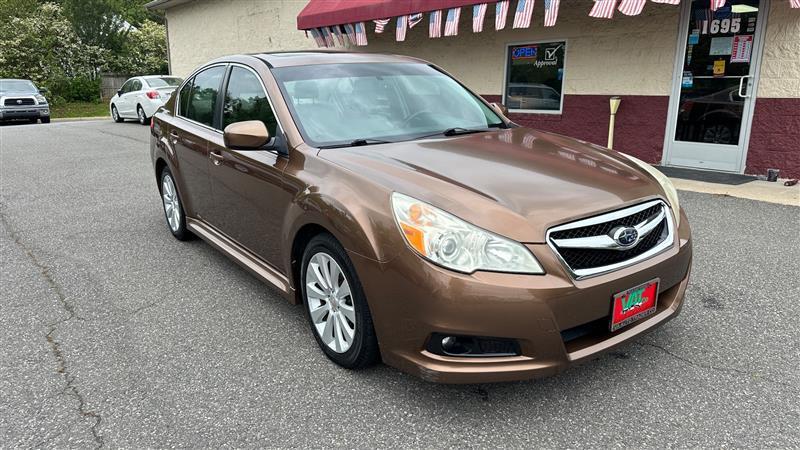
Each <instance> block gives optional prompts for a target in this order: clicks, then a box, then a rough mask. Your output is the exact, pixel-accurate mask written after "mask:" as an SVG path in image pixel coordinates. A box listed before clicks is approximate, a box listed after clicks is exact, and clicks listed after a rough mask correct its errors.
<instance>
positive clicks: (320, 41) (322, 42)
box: [307, 28, 327, 47]
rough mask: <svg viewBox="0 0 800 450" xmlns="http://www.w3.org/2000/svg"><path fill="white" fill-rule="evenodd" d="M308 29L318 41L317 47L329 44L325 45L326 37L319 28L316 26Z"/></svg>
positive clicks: (315, 40)
mask: <svg viewBox="0 0 800 450" xmlns="http://www.w3.org/2000/svg"><path fill="white" fill-rule="evenodd" d="M307 31H309V32H311V37H312V38H313V39H314V42H316V43H317V47H327V45H325V39H323V38H322V35H321V34H320V33H319V30H317V29H316V28H312V29H310V30H307Z"/></svg>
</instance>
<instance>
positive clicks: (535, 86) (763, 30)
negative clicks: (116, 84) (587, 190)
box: [151, 0, 800, 177]
mask: <svg viewBox="0 0 800 450" xmlns="http://www.w3.org/2000/svg"><path fill="white" fill-rule="evenodd" d="M447 1H448V0H436V1H429V2H420V1H418V0H414V1H411V2H410V3H417V4H426V5H436V6H440V5H439V3H441V4H442V5H444V3H442V2H447ZM326 2H327V3H328V6H329V5H330V4H331V2H333V3H337V2H338V3H342V2H346V0H312V1H311V2H307V1H291V0H274V1H256V0H216V1H215V0H196V1H191V0H188V1H187V0H157V1H155V2H152V3H151V7H156V8H164V9H166V16H167V21H168V33H169V50H170V63H171V68H172V71H173V73H175V74H176V75H187V74H188V73H189V72H191V71H192V70H193V69H194V68H195V67H196V66H197V65H199V64H202V63H203V62H205V61H208V60H209V59H212V58H214V57H217V56H221V55H225V54H231V53H247V52H263V51H280V50H303V49H315V48H317V47H318V45H317V42H316V41H315V40H314V39H313V38H312V37H306V33H305V32H304V31H301V30H299V29H298V26H300V27H302V28H311V29H312V30H314V31H318V30H324V29H327V30H328V31H330V30H333V28H330V27H335V26H338V25H344V24H337V23H324V20H325V18H326V17H330V20H333V21H341V19H340V18H341V16H342V15H343V14H342V13H341V11H339V13H338V14H335V15H334V14H327V15H326V14H316V15H313V14H312V15H311V17H305V18H303V17H302V16H303V15H304V14H308V13H314V12H315V11H314V8H315V7H318V6H319V4H322V6H323V7H324V6H325V3H326ZM381 2H384V3H385V2H386V0H375V2H374V3H378V4H379V3H381ZM357 3H359V4H365V3H369V2H366V1H364V0H359V2H357ZM456 3H458V4H463V5H464V6H460V7H459V9H460V11H461V15H460V19H459V20H458V21H457V23H458V34H457V35H454V36H447V37H444V36H443V37H439V38H430V37H429V12H428V11H419V12H422V13H423V19H422V21H421V22H420V23H419V24H418V25H416V26H415V27H413V28H411V29H408V30H407V32H406V37H405V40H403V41H402V42H398V41H397V36H396V21H395V18H392V20H390V21H389V24H387V26H386V29H385V31H384V32H383V33H380V34H378V33H375V24H374V23H373V22H372V20H371V19H372V18H370V17H369V14H370V11H368V8H364V9H365V10H364V11H358V10H357V8H351V9H354V10H356V11H355V13H354V14H362V15H361V16H354V17H355V19H358V20H360V21H363V22H364V23H365V25H366V26H365V29H366V36H365V37H366V38H367V42H368V44H367V45H366V46H355V45H352V44H351V43H350V42H349V41H348V39H347V36H344V39H345V42H346V45H344V46H342V45H340V43H339V42H338V41H337V40H335V39H332V41H333V43H334V45H335V47H337V48H345V49H347V50H354V51H369V52H386V53H396V54H404V55H411V56H417V57H420V58H423V59H426V60H429V61H431V62H433V63H435V64H437V65H439V66H441V67H442V68H444V69H445V70H447V71H448V72H450V73H451V74H453V75H454V76H456V77H457V78H458V79H460V80H461V81H463V82H464V83H465V84H466V85H467V86H468V87H470V88H471V89H472V90H474V91H475V92H477V93H479V94H481V95H483V96H484V97H485V98H486V99H487V100H489V101H495V102H502V103H504V104H505V105H506V106H507V107H508V108H509V109H510V116H511V118H512V119H513V120H514V121H515V122H517V123H520V124H522V125H526V126H531V127H534V128H538V129H543V130H548V131H554V132H557V133H561V134H565V135H569V136H572V137H576V138H579V139H583V140H586V141H590V142H593V143H597V144H601V145H606V143H607V141H608V137H609V118H610V110H609V99H610V98H611V97H620V99H621V103H620V106H619V110H618V112H617V115H616V126H615V129H614V130H615V131H614V148H615V149H618V150H620V151H624V152H626V153H630V154H632V155H635V156H637V157H639V158H641V159H644V160H646V161H648V162H650V163H654V164H664V165H670V166H678V167H688V168H699V169H708V170H719V171H726V172H733V173H747V174H764V173H765V172H766V170H767V169H769V168H775V169H780V170H781V176H788V177H798V176H800V9H794V8H792V7H791V3H790V1H789V0H728V1H727V2H725V3H726V4H725V5H723V6H722V7H721V8H719V9H717V10H716V11H711V10H710V5H709V0H694V1H690V0H683V1H682V2H681V4H680V5H669V4H660V3H654V2H651V1H648V2H647V3H646V5H645V7H644V9H643V11H642V12H641V13H640V14H638V15H634V16H626V15H624V14H620V13H619V12H617V13H616V14H615V15H614V17H613V19H600V18H593V17H589V15H588V13H589V10H590V9H591V8H592V6H593V2H592V1H590V0H562V1H561V7H560V11H559V14H558V18H557V22H556V24H555V25H554V26H550V27H544V26H543V24H542V21H543V15H544V11H543V6H542V5H541V4H542V3H544V2H543V1H540V2H537V3H538V4H536V5H535V7H534V9H533V19H532V21H531V25H530V27H527V28H516V29H515V28H513V22H514V17H515V11H514V9H515V7H516V5H517V1H516V0H511V2H510V9H511V10H510V11H509V12H508V15H507V23H506V25H505V27H504V28H503V29H502V30H496V29H495V28H496V27H495V19H496V17H495V2H489V3H488V8H487V9H488V11H487V13H486V15H485V18H484V20H483V21H482V23H483V30H482V31H481V32H473V6H472V5H471V4H469V3H472V4H474V3H478V2H477V1H476V2H469V1H464V0H461V1H460V2H459V1H458V0H456ZM352 5H353V4H349V5H347V6H352ZM436 6H434V7H436ZM423 9H424V7H423ZM384 10H385V9H384ZM446 11H447V10H446V9H445V10H444V11H443V15H444V17H443V19H442V22H443V24H442V30H444V27H445V23H446V22H447V20H446ZM317 12H319V11H317ZM299 16H300V19H298V17H299ZM333 16H337V17H335V18H334V17H333ZM365 18H366V19H365ZM374 18H375V19H378V18H379V17H374ZM309 24H310V25H312V26H313V27H310V26H308V25H309ZM341 30H342V31H345V29H344V28H341ZM451 31H452V30H451ZM442 34H444V33H442Z"/></svg>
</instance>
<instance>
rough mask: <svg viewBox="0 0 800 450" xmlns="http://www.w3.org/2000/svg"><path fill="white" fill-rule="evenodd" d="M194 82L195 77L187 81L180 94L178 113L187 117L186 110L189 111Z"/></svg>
mask: <svg viewBox="0 0 800 450" xmlns="http://www.w3.org/2000/svg"><path fill="white" fill-rule="evenodd" d="M193 82H194V78H192V79H191V80H189V81H187V82H186V84H184V85H183V87H182V88H181V92H180V96H179V97H178V101H179V102H180V103H179V104H178V115H179V116H184V117H186V111H188V106H189V95H190V93H191V91H192V83H193Z"/></svg>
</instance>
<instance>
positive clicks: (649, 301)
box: [609, 278, 660, 331]
mask: <svg viewBox="0 0 800 450" xmlns="http://www.w3.org/2000/svg"><path fill="white" fill-rule="evenodd" d="M659 281H660V280H659V279H658V278H656V279H655V280H651V281H648V282H647V283H644V284H640V285H639V286H636V287H634V288H631V289H628V290H627V291H623V292H620V293H618V294H615V295H614V297H613V299H612V301H611V324H610V326H609V328H610V329H611V331H617V330H619V329H620V328H622V327H624V326H626V325H630V324H632V323H633V322H636V321H638V320H641V319H644V318H645V317H648V316H651V315H653V313H655V312H656V303H657V301H658V284H659Z"/></svg>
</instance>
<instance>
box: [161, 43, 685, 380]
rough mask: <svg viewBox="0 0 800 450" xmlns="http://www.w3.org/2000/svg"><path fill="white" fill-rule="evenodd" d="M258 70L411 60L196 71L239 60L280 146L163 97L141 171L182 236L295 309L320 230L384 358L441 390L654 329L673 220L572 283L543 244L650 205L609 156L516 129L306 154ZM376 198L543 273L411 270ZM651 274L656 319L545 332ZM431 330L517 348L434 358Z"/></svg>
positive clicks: (680, 286) (676, 283)
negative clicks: (182, 218) (429, 215)
mask: <svg viewBox="0 0 800 450" xmlns="http://www.w3.org/2000/svg"><path fill="white" fill-rule="evenodd" d="M264 61H268V62H269V64H270V65H272V66H273V67H280V66H291V65H304V64H328V63H343V62H369V63H381V62H398V61H401V62H419V63H425V62H422V61H420V60H417V59H414V58H406V57H397V56H387V55H370V54H352V53H325V52H306V53H293V54H261V55H257V56H248V55H239V56H231V57H226V58H220V59H217V60H215V61H212V62H210V63H209V64H207V65H205V66H203V67H208V66H209V65H213V64H221V63H232V64H239V65H243V66H247V67H250V68H251V69H252V70H254V71H255V72H256V73H257V74H258V75H259V76H260V77H261V79H262V81H263V83H264V85H265V87H266V89H267V94H268V96H269V97H270V100H271V103H272V106H273V109H274V111H275V114H276V116H277V119H278V122H279V126H280V127H281V129H282V130H283V134H284V135H285V138H286V148H287V149H288V154H285V155H284V154H280V153H278V152H276V151H268V150H249V151H248V150H233V149H230V148H227V147H225V145H224V138H223V134H222V132H220V131H217V130H211V129H209V128H208V127H205V126H202V125H198V124H196V123H193V122H191V121H189V120H187V119H184V118H182V117H178V116H176V115H174V114H173V111H175V97H176V96H177V95H173V97H172V98H171V99H170V100H169V101H168V102H167V103H166V105H165V106H164V108H163V109H162V110H160V111H159V112H158V113H157V114H156V115H155V116H154V121H155V122H154V126H153V136H152V139H151V153H152V158H153V163H154V166H155V168H156V176H158V173H159V172H160V170H161V168H162V167H163V166H164V165H166V166H168V167H169V168H170V170H171V171H172V173H173V174H174V178H175V181H176V184H177V189H178V192H179V195H180V197H181V199H182V201H183V203H184V208H185V210H186V211H185V213H186V216H187V223H188V224H189V228H190V229H191V230H192V231H193V232H195V234H197V235H199V236H200V237H202V238H203V239H205V240H206V241H208V242H209V243H211V244H212V245H214V246H215V247H217V248H218V249H220V250H221V251H223V252H225V253H226V254H228V255H229V256H230V257H231V258H232V259H233V260H234V261H236V262H237V263H239V264H241V265H242V266H243V267H245V268H246V269H248V270H250V271H251V272H252V273H254V274H255V275H257V276H258V277H260V278H261V279H263V280H265V281H267V282H269V283H270V284H272V285H274V286H276V287H277V288H278V289H279V290H280V291H281V292H282V293H283V294H284V295H285V296H286V298H287V299H288V300H289V301H291V302H293V303H300V298H299V293H298V280H299V267H298V265H299V262H298V261H299V259H300V257H301V255H302V245H303V243H304V242H307V241H308V239H309V238H310V236H312V235H313V233H316V232H319V231H321V230H325V231H327V232H329V233H331V234H332V235H333V236H334V237H335V238H336V239H337V240H339V242H340V243H341V244H342V246H343V247H344V248H345V249H346V250H347V253H348V255H349V256H350V259H351V260H352V262H353V265H354V267H355V268H356V272H357V274H358V277H359V279H360V280H361V283H362V285H363V288H364V291H365V294H366V297H367V299H368V304H369V308H370V310H371V313H372V316H373V319H374V326H375V331H376V334H377V337H378V342H379V346H380V351H381V357H382V359H383V361H384V362H385V363H387V364H389V365H392V366H395V367H397V368H400V369H402V370H404V371H406V372H409V373H412V374H415V375H418V376H420V377H422V378H424V379H427V380H432V381H437V382H448V383H475V382H492V381H510V380H519V379H527V378H533V377H539V376H546V375H551V374H554V373H557V372H559V371H562V370H564V369H566V368H567V367H569V366H570V365H572V364H574V363H577V362H581V361H584V360H586V359H588V358H591V357H594V356H597V355H598V354H599V353H600V352H602V351H606V350H608V349H610V348H612V347H614V346H616V345H617V344H619V343H621V342H624V341H625V340H627V339H629V338H631V337H633V336H636V335H638V334H640V333H642V332H645V331H648V330H650V329H652V328H653V327H654V326H657V325H661V324H663V323H665V322H666V321H668V320H670V319H672V318H674V317H675V316H676V315H677V314H678V312H679V311H680V308H681V305H682V301H683V297H684V293H685V290H686V285H687V283H688V278H689V271H690V266H691V259H692V250H691V232H690V228H689V224H688V220H687V218H686V217H685V216H682V220H681V221H680V226H679V227H678V228H677V230H676V232H675V239H674V242H673V243H672V246H671V247H670V248H669V249H668V250H666V251H663V252H662V253H660V254H658V255H656V256H653V257H651V258H649V259H646V260H644V261H642V262H639V263H636V264H634V265H632V266H628V267H625V268H622V269H619V270H616V271H613V272H610V273H605V274H602V275H598V276H594V277H591V278H588V279H578V280H576V279H574V278H573V277H572V276H571V275H570V274H569V272H568V271H567V269H566V268H565V267H564V265H563V264H562V263H561V262H560V260H559V259H558V257H557V256H556V254H555V253H554V251H553V250H551V248H550V247H549V246H548V245H546V244H545V234H546V231H547V230H548V228H550V227H552V226H555V225H559V224H563V223H567V222H570V221H573V220H576V219H579V218H585V217H590V216H594V215H598V214H601V213H604V212H608V211H613V210H617V209H621V208H624V207H626V206H631V205H635V204H638V203H642V202H644V201H646V200H652V199H656V198H661V199H664V198H663V192H662V190H661V188H660V186H659V185H658V183H657V182H656V181H655V180H654V179H652V177H651V176H650V175H649V174H647V173H646V172H644V171H643V170H641V169H639V168H638V167H636V166H633V165H632V164H631V163H630V162H629V161H628V160H627V159H626V158H625V157H623V156H621V155H620V154H618V153H616V152H614V151H610V150H607V149H603V148H601V147H598V146H595V145H593V144H589V143H585V142H581V141H576V140H574V139H570V138H567V137H564V136H559V135H555V134H550V133H544V132H539V131H535V130H531V129H527V128H509V129H501V130H497V131H490V132H485V133H479V134H472V135H465V136H456V137H450V138H436V139H426V140H418V141H410V142H401V143H393V144H382V145H372V146H367V147H353V148H340V149H329V150H319V149H316V148H313V147H311V146H309V145H307V144H306V143H304V141H303V138H302V136H301V134H300V132H299V130H298V128H297V126H296V125H295V123H294V120H293V118H292V116H291V114H290V112H289V109H288V107H287V105H286V104H285V102H284V99H283V97H282V94H281V92H280V90H279V88H278V85H277V83H276V81H275V79H274V78H273V76H272V74H271V72H270V67H269V66H268V65H267V64H266V63H265V62H264ZM425 64H428V63H425ZM190 78H191V77H187V80H188V79H190ZM177 92H178V91H177V90H176V93H177ZM506 120H507V119H506ZM509 123H510V122H509ZM212 155H213V156H212ZM392 192H401V193H403V194H407V195H410V196H412V197H415V198H418V199H420V200H423V201H425V202H428V203H430V204H432V205H434V206H436V207H438V208H441V209H443V210H446V211H448V212H450V213H451V214H454V215H456V216H458V217H460V218H461V219H463V220H466V221H468V222H470V223H472V224H474V225H476V226H479V227H481V228H484V229H487V230H491V231H492V232H494V233H496V234H499V235H502V236H505V237H507V238H510V239H513V240H516V241H519V242H521V243H524V244H525V245H526V246H527V247H528V248H529V249H530V250H531V252H532V253H533V254H534V255H535V257H536V258H537V259H538V261H539V262H540V263H541V265H542V266H543V268H544V270H545V272H546V273H545V274H544V275H517V274H507V273H491V272H480V271H479V272H475V273H474V274H471V275H466V274H461V273H457V272H453V271H450V270H447V269H444V268H441V267H439V266H436V265H435V264H432V263H430V262H428V261H427V260H424V259H423V258H421V257H420V256H419V255H417V254H416V253H415V252H414V251H413V250H412V249H411V248H410V247H409V246H408V245H407V244H406V242H405V240H404V238H403V237H402V234H401V232H400V230H399V229H398V226H397V224H396V222H395V219H394V216H393V213H392V209H391V194H392ZM665 200H666V199H665ZM654 278H659V279H660V293H659V299H658V310H657V312H656V314H654V315H652V316H650V317H647V318H645V319H642V320H640V321H638V322H635V323H634V324H632V325H629V326H626V327H623V328H622V329H620V330H618V331H616V332H608V331H607V330H606V332H601V333H595V334H591V335H588V336H584V337H582V338H580V339H577V340H575V341H570V342H568V343H565V342H564V340H563V339H562V337H561V334H560V332H561V331H563V330H567V329H570V328H572V327H576V326H579V325H582V324H585V323H588V322H592V321H597V320H604V319H605V318H607V317H608V316H609V314H610V305H611V298H612V296H613V295H614V294H615V293H617V292H621V291H624V290H626V289H629V288H631V287H633V286H637V285H639V284H641V283H644V282H646V281H649V280H652V279H654ZM434 332H440V333H445V334H447V333H450V334H462V335H476V336H496V337H502V338H513V339H516V340H518V342H519V344H520V348H521V353H522V354H521V355H520V356H513V357H489V358H464V357H448V356H440V355H436V354H432V353H430V352H428V351H427V350H425V348H426V340H427V339H428V338H429V337H430V335H431V333H434Z"/></svg>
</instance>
